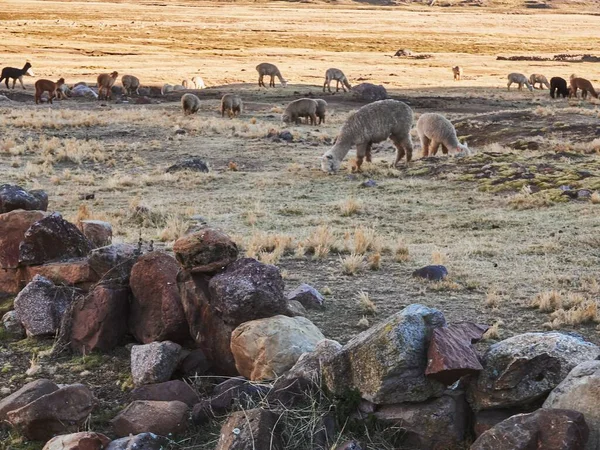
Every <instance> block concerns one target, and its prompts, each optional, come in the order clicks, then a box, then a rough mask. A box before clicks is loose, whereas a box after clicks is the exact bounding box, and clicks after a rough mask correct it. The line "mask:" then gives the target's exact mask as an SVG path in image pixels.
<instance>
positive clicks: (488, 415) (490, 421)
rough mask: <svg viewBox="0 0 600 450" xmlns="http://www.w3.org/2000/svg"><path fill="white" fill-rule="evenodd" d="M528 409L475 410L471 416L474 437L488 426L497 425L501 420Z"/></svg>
mask: <svg viewBox="0 0 600 450" xmlns="http://www.w3.org/2000/svg"><path fill="white" fill-rule="evenodd" d="M524 412H529V411H520V410H519V409H518V408H509V409H485V410H483V411H479V412H476V413H475V414H474V417H473V431H474V432H475V437H476V438H477V437H479V436H481V435H482V434H483V433H485V432H486V431H487V430H489V429H490V428H492V427H494V426H495V425H498V424H499V423H500V422H502V421H503V420H506V419H508V418H509V417H512V416H516V415H517V414H523V413H524Z"/></svg>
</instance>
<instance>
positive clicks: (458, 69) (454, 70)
mask: <svg viewBox="0 0 600 450" xmlns="http://www.w3.org/2000/svg"><path fill="white" fill-rule="evenodd" d="M452 73H453V74H454V81H460V79H461V78H462V74H463V69H462V67H460V66H454V67H453V68H452Z"/></svg>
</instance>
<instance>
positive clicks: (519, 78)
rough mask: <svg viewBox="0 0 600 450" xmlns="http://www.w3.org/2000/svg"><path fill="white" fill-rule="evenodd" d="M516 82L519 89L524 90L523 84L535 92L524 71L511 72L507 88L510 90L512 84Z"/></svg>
mask: <svg viewBox="0 0 600 450" xmlns="http://www.w3.org/2000/svg"><path fill="white" fill-rule="evenodd" d="M513 83H516V84H518V85H519V90H520V91H522V90H523V85H525V86H527V89H529V91H530V92H533V86H531V84H529V80H528V79H527V77H526V76H525V75H523V74H522V73H514V72H513V73H511V74H509V75H508V84H507V88H508V90H509V91H510V85H511V84H513Z"/></svg>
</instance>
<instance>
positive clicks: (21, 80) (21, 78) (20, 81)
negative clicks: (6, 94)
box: [19, 76, 25, 90]
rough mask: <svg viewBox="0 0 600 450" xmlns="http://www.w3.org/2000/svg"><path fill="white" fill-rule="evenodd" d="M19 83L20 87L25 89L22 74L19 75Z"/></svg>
mask: <svg viewBox="0 0 600 450" xmlns="http://www.w3.org/2000/svg"><path fill="white" fill-rule="evenodd" d="M19 83H21V87H22V88H23V90H25V85H24V84H23V77H22V76H20V77H19Z"/></svg>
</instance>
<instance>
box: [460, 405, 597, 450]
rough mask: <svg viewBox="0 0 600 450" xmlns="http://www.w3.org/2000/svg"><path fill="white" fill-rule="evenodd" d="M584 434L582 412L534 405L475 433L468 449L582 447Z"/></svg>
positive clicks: (562, 449)
mask: <svg viewBox="0 0 600 450" xmlns="http://www.w3.org/2000/svg"><path fill="white" fill-rule="evenodd" d="M588 435H589V429H588V426H587V424H586V423H585V418H584V416H583V414H581V413H579V412H576V411H570V410H567V409H538V410H537V411H535V412H533V413H530V414H518V415H516V416H512V417H510V418H508V419H506V420H504V421H503V422H500V423H499V424H498V425H496V426H494V427H493V428H491V429H490V430H488V431H486V432H485V433H483V434H482V435H481V436H479V437H478V438H477V440H476V441H475V442H474V443H473V445H471V450H532V449H543V450H583V449H584V448H585V444H586V442H587V440H588Z"/></svg>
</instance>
